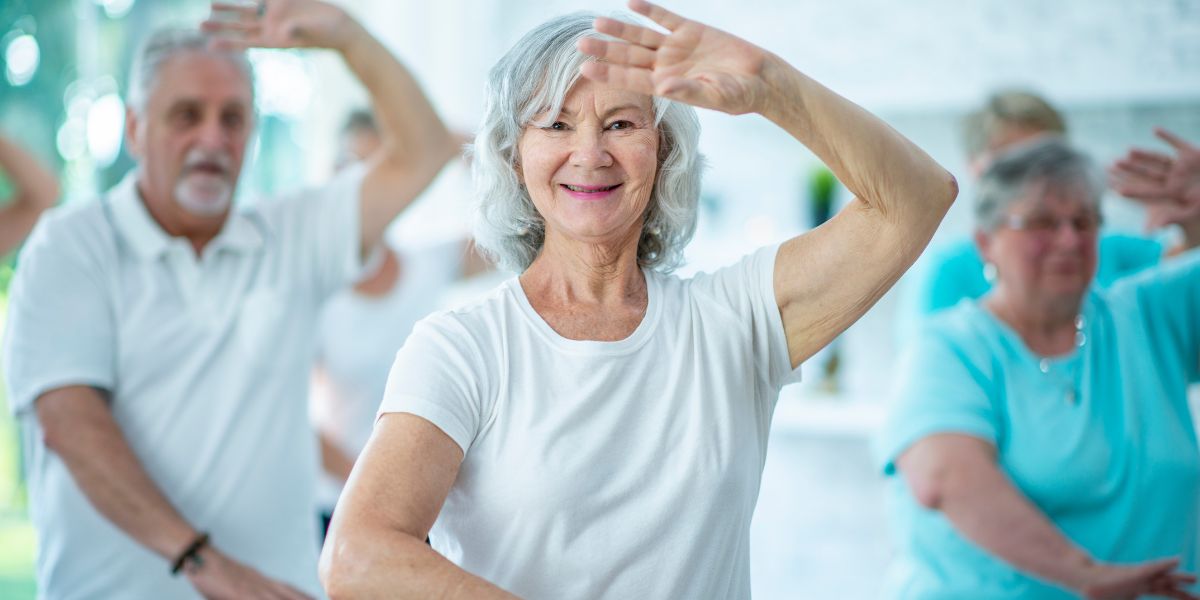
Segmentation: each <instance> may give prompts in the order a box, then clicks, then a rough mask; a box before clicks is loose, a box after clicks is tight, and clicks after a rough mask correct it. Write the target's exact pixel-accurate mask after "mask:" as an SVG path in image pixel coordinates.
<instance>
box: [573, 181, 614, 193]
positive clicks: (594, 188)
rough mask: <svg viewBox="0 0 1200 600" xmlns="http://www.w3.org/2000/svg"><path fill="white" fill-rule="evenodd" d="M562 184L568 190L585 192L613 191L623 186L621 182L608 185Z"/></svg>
mask: <svg viewBox="0 0 1200 600" xmlns="http://www.w3.org/2000/svg"><path fill="white" fill-rule="evenodd" d="M561 185H562V187H563V188H565V189H566V190H567V191H571V192H578V193H583V194H602V193H604V192H611V191H613V190H615V189H617V188H619V187H621V184H619V183H618V184H616V185H608V186H604V185H571V184H569V183H564V184H561Z"/></svg>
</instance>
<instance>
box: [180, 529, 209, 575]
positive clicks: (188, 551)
mask: <svg viewBox="0 0 1200 600" xmlns="http://www.w3.org/2000/svg"><path fill="white" fill-rule="evenodd" d="M207 545H208V534H207V533H204V532H203V531H201V532H200V534H199V535H197V536H196V539H194V540H192V543H191V544H188V547H187V548H184V550H183V552H180V553H179V556H178V557H176V558H175V562H173V563H171V574H172V575H178V574H179V571H181V570H182V569H183V565H184V563H186V562H188V561H189V560H190V561H194V562H196V563H197V564H200V551H201V550H203V549H204V547H205V546H207Z"/></svg>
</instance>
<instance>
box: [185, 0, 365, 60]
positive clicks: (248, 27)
mask: <svg viewBox="0 0 1200 600" xmlns="http://www.w3.org/2000/svg"><path fill="white" fill-rule="evenodd" d="M201 28H202V29H204V31H207V32H210V33H214V34H217V37H216V39H215V41H214V44H215V45H216V46H217V47H218V48H221V49H227V50H244V49H246V48H334V49H341V48H344V47H345V46H346V45H347V44H349V43H350V42H351V41H352V40H353V38H354V36H355V35H356V34H358V33H359V27H358V24H357V23H356V22H355V21H354V19H352V18H350V16H349V15H347V14H346V12H345V11H343V10H342V9H341V8H338V7H336V6H334V5H332V4H327V3H325V2H319V1H317V0H260V1H259V3H257V4H245V3H231V2H213V3H212V17H211V18H209V20H207V21H205V22H204V23H202V24H201Z"/></svg>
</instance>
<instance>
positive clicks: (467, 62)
mask: <svg viewBox="0 0 1200 600" xmlns="http://www.w3.org/2000/svg"><path fill="white" fill-rule="evenodd" d="M340 4H342V5H343V6H345V7H347V8H348V9H349V10H350V11H351V12H352V13H353V14H355V15H356V16H358V17H359V18H360V19H361V20H362V21H363V22H364V23H366V24H367V26H368V27H369V28H371V29H372V30H373V31H374V33H375V34H376V35H378V36H379V37H380V38H381V39H383V40H384V41H385V42H386V43H387V44H388V45H389V46H390V47H391V48H392V50H393V51H394V52H396V54H397V55H398V56H400V57H401V59H402V60H404V61H405V62H406V64H408V65H409V66H410V67H411V68H412V69H413V70H414V72H415V73H416V74H417V76H418V78H419V79H420V80H421V82H422V84H423V85H424V87H425V89H426V91H427V92H428V93H429V94H430V96H431V97H432V98H433V99H434V101H435V104H436V105H437V106H438V108H439V110H440V111H441V113H442V115H443V116H444V117H445V118H446V119H447V120H448V121H449V123H450V124H452V125H453V126H454V127H456V128H458V129H461V130H464V131H472V130H473V129H474V125H475V122H476V120H477V119H478V116H479V114H480V111H481V108H482V101H481V95H482V88H483V81H484V76H485V73H486V71H487V69H488V68H489V67H490V66H491V64H492V62H493V61H495V59H496V58H498V57H499V56H500V55H501V54H502V53H503V52H504V51H505V50H506V49H507V48H508V47H509V46H510V45H512V44H513V43H514V42H515V41H516V40H517V39H518V38H519V37H520V35H521V34H523V33H524V32H525V31H527V30H528V29H529V28H531V27H532V26H533V25H535V24H537V23H539V22H540V21H542V20H544V19H545V18H546V17H547V16H549V15H553V14H561V13H565V12H570V11H574V10H580V9H589V10H595V11H599V12H604V13H608V12H614V11H617V10H620V9H621V8H622V4H621V3H620V2H617V1H615V0H595V1H592V2H585V1H580V0H538V1H536V2H535V1H533V0H441V1H440V2H436V3H435V2H418V1H413V0H346V1H344V2H340ZM663 4H664V5H665V6H667V7H668V8H672V9H674V10H676V11H677V12H681V13H682V14H684V15H685V16H687V17H690V18H694V19H697V20H701V21H705V22H708V23H710V24H713V25H716V26H718V27H721V28H723V29H725V30H728V31H730V32H732V33H734V34H737V35H740V36H742V37H745V38H747V39H748V40H750V41H752V42H754V43H757V44H759V45H761V46H763V47H765V48H767V49H768V50H771V51H773V52H775V53H776V54H779V55H780V56H782V57H784V58H785V59H787V60H788V61H789V62H791V63H792V64H793V65H795V66H796V67H798V68H799V69H800V70H802V71H804V72H806V73H807V74H808V75H810V76H812V77H814V78H815V79H817V80H819V81H821V82H823V83H824V84H826V85H828V86H829V87H831V88H832V89H834V90H835V91H837V92H839V93H841V94H843V95H845V96H847V97H848V98H850V99H852V100H854V101H856V102H858V103H859V104H861V105H862V106H864V107H865V108H867V109H868V110H870V111H872V112H874V113H876V114H878V115H880V116H881V117H883V118H884V119H885V120H886V121H887V122H889V123H890V124H891V125H892V126H893V127H895V128H896V129H898V130H899V131H901V132H902V133H903V134H905V135H906V136H908V137H909V138H910V139H912V140H913V141H915V142H916V143H917V144H918V145H919V146H921V147H922V148H924V149H925V150H926V151H927V152H928V153H929V154H931V155H932V156H933V157H934V158H935V159H937V160H938V161H939V162H941V163H942V164H943V165H945V166H946V167H947V168H948V169H950V170H951V171H952V172H953V173H955V175H956V176H958V178H959V182H960V184H961V187H962V193H961V194H960V196H959V201H958V202H957V203H956V205H955V207H954V208H953V209H952V210H951V212H950V215H949V217H948V218H947V219H946V221H945V223H944V225H943V226H942V228H941V230H940V231H939V232H938V235H937V237H935V239H934V241H933V246H932V247H937V246H938V245H939V244H943V243H945V242H946V241H947V240H950V239H953V238H956V237H961V236H963V235H965V234H967V233H969V231H970V220H971V210H970V205H971V199H972V189H971V183H970V177H969V175H968V172H967V167H966V159H965V152H964V148H963V145H962V141H961V135H960V123H961V118H962V116H963V115H964V113H965V112H967V111H969V110H971V109H973V108H976V107H977V106H978V105H979V104H980V103H981V102H982V101H983V99H984V98H985V96H986V95H987V93H988V92H990V91H992V90H994V89H996V88H999V87H1019V88H1024V89H1028V90H1030V91H1034V92H1037V93H1040V94H1042V95H1044V96H1045V97H1046V98H1047V99H1049V100H1050V101H1051V102H1053V103H1054V104H1055V105H1056V106H1058V107H1059V108H1060V109H1062V110H1063V112H1064V113H1065V116H1066V118H1067V124H1068V128H1069V130H1070V135H1071V138H1072V139H1073V140H1074V141H1075V142H1076V144H1077V145H1078V146H1079V147H1081V148H1082V149H1084V150H1086V151H1088V152H1090V153H1091V154H1092V155H1093V157H1094V158H1096V159H1097V161H1099V162H1100V163H1101V164H1105V163H1107V162H1109V161H1110V160H1112V159H1113V158H1115V157H1116V156H1117V155H1119V154H1120V153H1121V152H1123V151H1124V149H1126V148H1127V147H1128V146H1129V145H1131V144H1136V145H1141V146H1143V147H1149V148H1159V149H1161V148H1162V146H1161V145H1160V143H1159V142H1157V140H1155V139H1154V138H1153V136H1152V133H1151V129H1152V127H1154V126H1163V127H1166V128H1169V129H1172V130H1174V131H1175V132H1177V133H1178V134H1180V135H1182V136H1183V137H1184V138H1188V139H1191V140H1193V141H1196V140H1200V0H1144V1H1139V2H1130V1H1128V0H1059V1H1057V2H1043V1H1041V0H975V1H973V2H961V1H959V0H908V1H907V2H903V3H899V2H887V1H884V0H841V1H840V2H836V3H834V2H816V1H811V0H805V1H796V0H741V1H740V2H737V3H736V5H735V3H733V2H729V1H728V0H690V1H688V2H682V1H679V0H674V1H672V0H664V2H663ZM207 14H208V3H207V2H203V1H200V0H172V1H171V2H161V1H155V2H151V1H148V0H36V1H35V0H3V3H2V4H0V70H2V71H3V76H2V77H0V131H2V132H4V134H6V135H8V136H10V137H12V138H14V139H15V140H16V141H18V142H19V143H21V144H22V145H23V146H24V147H26V148H28V149H30V150H31V151H32V152H33V153H34V154H35V155H37V156H38V157H39V158H41V159H42V160H43V161H45V162H46V163H47V164H50V165H52V166H53V168H54V169H55V170H56V171H57V172H58V173H60V176H61V182H62V188H63V199H62V202H64V203H77V202H90V201H93V198H94V197H95V195H96V194H97V193H98V192H100V191H101V190H104V189H106V188H108V187H109V186H111V185H112V184H114V183H115V182H116V181H117V180H119V179H120V178H121V176H122V175H123V174H124V173H125V172H126V171H127V170H128V169H129V168H130V167H131V165H132V161H131V159H130V158H129V157H128V155H127V154H126V153H125V151H124V148H123V140H122V135H123V131H122V128H123V120H124V106H123V94H124V90H125V85H126V78H127V75H128V67H129V63H130V60H131V57H132V54H133V52H134V50H135V49H136V47H137V45H138V43H139V42H140V41H141V36H142V35H143V34H145V33H146V32H148V31H150V30H151V29H152V28H154V27H155V26H158V25H161V24H168V23H169V24H195V23H198V22H199V21H200V20H202V19H203V18H204V17H205V16H206V15H207ZM251 58H252V61H253V63H254V65H255V69H256V74H257V78H258V82H257V84H258V86H259V87H258V94H259V95H258V104H259V105H258V110H259V115H260V116H259V124H258V131H257V135H256V137H255V138H254V139H253V141H252V142H251V144H252V145H253V148H252V150H251V151H250V152H249V153H248V156H251V157H252V158H250V159H249V160H248V163H247V166H246V168H245V169H244V170H243V176H242V180H241V188H242V189H241V190H240V194H239V201H240V202H254V201H255V198H256V197H259V196H262V195H264V194H272V193H276V192H280V191H286V190H289V189H292V188H295V187H298V186H303V185H306V184H317V183H320V182H322V181H324V180H325V178H327V177H328V175H329V174H330V173H331V171H332V166H333V164H334V159H335V155H336V154H337V145H336V141H335V140H336V138H337V132H338V129H339V128H340V126H341V124H342V122H343V121H344V119H345V117H346V115H347V114H348V113H349V111H350V110H352V109H354V108H359V107H361V106H363V105H364V103H365V94H364V93H363V91H362V89H361V88H360V87H359V86H358V84H357V83H355V82H354V81H353V79H352V78H351V77H350V76H349V75H348V74H347V72H346V71H345V69H344V67H343V66H342V65H341V64H340V61H339V59H337V58H336V57H335V56H332V55H330V54H329V53H321V52H290V51H287V52H281V51H252V52H251ZM701 122H702V125H703V128H704V133H703V135H702V137H701V149H702V150H703V151H704V152H705V154H706V155H707V156H708V159H709V164H710V167H709V169H708V171H707V173H706V175H705V185H704V190H705V191H704V195H703V198H702V207H701V215H700V225H699V231H698V233H697V236H696V239H695V241H694V242H693V243H692V245H691V247H690V249H689V252H688V262H687V265H686V266H685V267H684V268H683V270H682V273H683V274H684V275H687V274H690V273H693V272H695V271H698V270H710V269H712V268H715V267H719V266H722V265H725V264H728V263H730V262H732V261H733V260H735V259H736V258H738V257H740V256H742V255H743V254H745V253H747V252H749V251H751V250H752V249H754V248H757V247H759V246H762V245H765V244H768V243H773V242H777V241H781V240H783V239H786V238H788V237H791V236H793V235H796V234H798V233H800V232H803V231H804V230H806V229H808V228H810V227H811V226H812V225H813V222H814V219H816V218H819V217H817V216H815V215H814V212H818V213H819V210H816V211H815V210H814V209H819V208H820V207H821V206H820V205H821V204H822V203H824V202H826V201H830V200H831V201H832V204H833V208H834V209H835V210H836V208H837V206H839V205H840V204H842V203H844V202H845V201H846V200H847V199H848V198H846V193H845V191H844V190H843V189H841V188H840V186H839V185H837V184H836V182H831V181H829V180H828V179H827V174H826V173H825V172H823V171H822V169H821V168H820V164H819V163H818V162H817V161H816V160H815V158H814V157H813V156H812V155H811V153H809V152H808V151H807V150H806V149H805V148H803V147H802V146H800V145H799V144H798V143H796V142H795V141H793V140H792V139H791V138H790V137H788V136H787V135H786V134H784V133H783V132H781V131H780V130H778V129H776V128H775V127H774V126H773V125H771V124H770V123H768V122H767V121H766V120H764V119H762V118H759V117H755V116H746V117H729V116H725V115H720V114H713V113H702V114H701ZM831 184H832V185H831ZM6 193H7V187H6V183H5V182H4V181H2V180H0V198H3V197H5V195H6ZM471 201H472V198H471V189H470V182H469V178H468V177H466V174H465V170H464V169H463V168H462V167H461V166H453V167H450V168H448V170H447V171H446V172H445V173H443V176H442V177H441V179H440V180H439V182H438V184H437V185H436V186H435V188H434V189H433V190H431V192H430V193H428V194H427V195H426V196H425V197H424V198H423V199H422V200H421V201H420V202H419V203H418V205H417V206H416V207H414V209H413V210H411V211H409V212H408V213H406V214H405V216H404V217H402V220H401V222H399V223H397V224H396V225H395V226H394V228H393V232H392V234H393V235H395V236H398V237H401V238H405V239H409V238H421V237H448V236H454V235H459V234H460V233H461V232H462V231H464V230H466V229H467V228H468V227H469V224H470V210H471ZM1106 202H1107V204H1106V206H1105V213H1106V224H1107V226H1108V227H1109V228H1110V229H1112V230H1117V231H1128V232H1132V233H1139V232H1140V231H1141V228H1142V222H1143V215H1142V214H1141V212H1140V209H1138V208H1137V207H1136V206H1135V205H1133V204H1132V203H1129V202H1126V201H1124V200H1121V199H1120V198H1116V197H1112V198H1109V199H1108V200H1106ZM1166 235H1170V232H1167V233H1166ZM927 254H928V253H927ZM18 256H19V255H18ZM14 260H15V259H14V257H6V258H4V263H3V265H2V266H0V305H2V304H3V302H4V293H5V289H6V288H7V283H8V280H9V278H10V276H11V273H12V265H13V262H14ZM919 267H920V264H918V267H917V268H919ZM905 283H906V281H905V280H902V281H901V282H900V284H898V285H897V287H896V288H895V289H894V290H893V291H892V292H891V293H889V294H888V295H887V296H885V297H884V298H883V299H882V300H881V301H880V302H879V304H878V305H877V306H876V307H875V308H874V309H873V310H872V311H871V312H870V313H868V314H867V316H866V317H864V318H863V319H862V320H861V321H860V322H859V323H858V324H856V325H855V326H854V327H853V328H852V329H851V330H849V331H848V332H847V333H846V334H845V335H844V336H843V338H842V339H841V340H840V341H839V343H838V345H837V349H836V351H834V352H826V353H825V354H823V355H819V356H818V357H816V358H815V359H814V360H813V361H811V362H810V364H809V365H808V366H807V367H806V368H805V371H804V378H805V381H804V382H802V383H800V384H796V385H793V386H789V387H788V388H786V389H785V391H784V393H783V396H782V397H781V399H780V403H779V407H778V410H777V413H776V418H775V426H774V431H773V433H772V441H771V450H770V454H769V457H768V462H767V466H766V471H765V473H764V477H763V487H762V491H761V494H760V498H759V505H758V511H757V513H756V515H755V521H754V526H753V529H752V554H751V556H752V570H753V587H754V595H755V597H756V598H760V599H773V598H796V597H813V598H825V597H838V598H869V597H872V596H873V595H874V592H875V590H876V586H877V584H878V581H879V574H880V573H881V572H882V570H883V566H884V565H885V564H886V562H887V560H888V556H889V552H890V550H889V541H888V533H887V524H886V521H885V518H884V511H883V504H882V502H883V500H882V493H881V492H882V485H883V484H882V480H881V478H880V477H879V475H878V473H877V471H876V469H875V468H874V467H873V462H872V460H871V455H870V445H869V440H870V436H871V433H872V431H873V430H874V429H875V428H876V427H877V426H878V424H879V422H880V420H881V418H882V410H883V405H884V403H885V402H886V398H887V390H888V387H889V383H890V381H891V377H890V370H891V368H892V364H893V362H894V359H895V356H896V353H897V352H898V350H899V347H900V345H901V342H900V341H899V339H901V338H900V337H899V331H900V329H901V322H902V321H903V320H904V319H906V318H907V317H906V315H905V312H904V310H905V309H904V307H903V302H902V301H901V297H902V296H903V289H904V286H905ZM473 291H474V290H469V289H464V290H460V291H459V293H458V294H457V295H456V296H457V297H460V298H461V297H463V296H465V295H469V294H470V293H472V292H473ZM0 314H2V312H0ZM831 361H832V362H831ZM18 448H19V444H18V441H17V440H16V433H15V429H14V427H13V425H12V423H11V417H10V416H9V415H8V412H7V410H5V411H4V414H3V415H2V416H0V598H13V599H17V598H32V597H33V596H34V594H35V590H34V585H33V581H32V569H33V553H34V548H33V534H32V531H31V530H30V528H29V525H28V523H27V521H26V516H25V515H26V512H27V504H26V499H25V493H24V487H23V484H22V475H21V467H20V457H19V455H18V452H19V450H18Z"/></svg>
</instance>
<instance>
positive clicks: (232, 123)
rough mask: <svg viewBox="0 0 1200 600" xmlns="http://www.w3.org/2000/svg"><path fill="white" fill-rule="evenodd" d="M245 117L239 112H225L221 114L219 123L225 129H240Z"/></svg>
mask: <svg viewBox="0 0 1200 600" xmlns="http://www.w3.org/2000/svg"><path fill="white" fill-rule="evenodd" d="M245 122H246V118H245V117H244V116H243V115H242V113H240V112H227V113H225V114H223V115H221V125H223V126H224V127H225V128H226V129H241V127H242V124H243V123H245Z"/></svg>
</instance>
